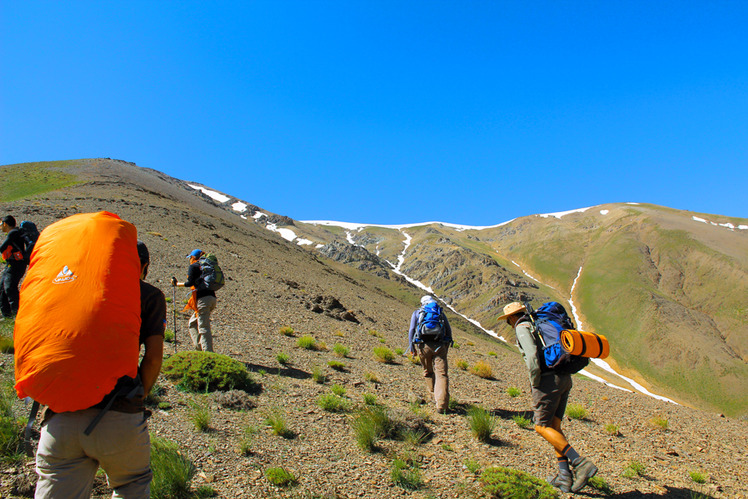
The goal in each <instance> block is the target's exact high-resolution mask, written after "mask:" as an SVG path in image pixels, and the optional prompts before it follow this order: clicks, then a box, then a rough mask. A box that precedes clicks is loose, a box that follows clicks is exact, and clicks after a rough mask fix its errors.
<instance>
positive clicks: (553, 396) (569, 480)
mask: <svg viewBox="0 0 748 499" xmlns="http://www.w3.org/2000/svg"><path fill="white" fill-rule="evenodd" d="M503 319H506V322H507V324H509V325H510V326H512V327H513V328H514V330H515V332H516V335H517V343H518V345H519V349H520V352H521V353H522V357H523V359H524V361H525V364H526V365H527V369H528V370H529V375H530V384H531V385H532V402H533V411H534V413H535V414H534V419H535V431H536V432H538V433H539V434H540V436H542V437H543V438H544V439H546V440H547V441H548V442H549V443H550V444H551V445H552V446H553V448H554V449H555V451H556V458H557V462H558V470H559V471H558V474H557V475H556V476H554V477H553V478H551V479H549V480H548V481H549V483H550V484H551V485H553V486H554V487H556V488H558V489H560V490H561V491H562V492H570V491H571V492H578V491H579V490H581V489H582V488H583V487H584V486H585V485H586V484H587V481H588V480H589V479H590V478H592V477H593V476H595V473H597V467H596V466H595V465H594V464H593V463H592V462H591V461H590V460H589V459H587V458H586V457H581V456H580V455H579V454H578V453H577V451H576V450H574V448H573V447H572V446H571V445H570V444H569V442H568V441H567V440H566V437H565V436H564V434H563V432H562V431H561V421H562V419H563V417H564V413H565V411H566V403H567V402H568V399H569V392H570V391H571V386H572V382H571V374H565V373H561V372H558V371H555V370H553V369H552V368H547V367H545V362H544V360H543V359H540V358H539V357H540V355H539V354H538V352H539V347H538V342H537V341H536V340H535V336H536V329H535V326H534V324H533V321H532V318H531V316H530V314H529V313H528V311H527V307H526V306H525V305H523V304H522V303H519V302H514V303H510V304H509V305H507V306H505V307H504V310H503V315H501V316H500V317H499V318H498V319H497V320H499V321H501V320H503ZM541 355H542V354H541ZM570 465H571V466H570Z"/></svg>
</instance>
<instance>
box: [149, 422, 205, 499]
mask: <svg viewBox="0 0 748 499" xmlns="http://www.w3.org/2000/svg"><path fill="white" fill-rule="evenodd" d="M151 470H152V471H153V480H152V481H151V498H154V499H181V498H185V499H186V498H189V497H191V496H192V494H191V493H190V482H191V481H192V478H193V477H194V476H195V472H196V471H197V470H196V469H195V466H194V465H193V464H192V461H190V460H189V459H188V458H187V456H186V455H185V454H184V453H182V452H180V450H179V446H178V445H177V444H176V443H174V442H169V441H168V440H164V439H162V438H159V437H154V436H151Z"/></svg>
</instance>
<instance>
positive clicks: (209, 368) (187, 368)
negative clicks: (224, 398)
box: [161, 351, 260, 393]
mask: <svg viewBox="0 0 748 499" xmlns="http://www.w3.org/2000/svg"><path fill="white" fill-rule="evenodd" d="M161 372H162V373H163V375H164V376H165V377H166V378H168V379H171V380H178V385H179V386H180V387H181V388H183V389H185V390H188V391H191V392H197V393H204V392H206V391H215V390H222V391H227V390H233V389H236V390H244V391H246V392H250V393H251V392H256V391H259V389H260V385H259V383H257V382H256V381H255V380H254V379H253V378H252V377H251V376H250V374H249V372H248V371H247V367H246V366H245V365H244V364H242V363H241V362H239V361H238V360H234V359H232V358H231V357H228V356H226V355H220V354H217V353H213V352H195V351H190V352H179V353H176V354H174V355H172V356H171V357H169V358H168V359H166V360H165V361H164V364H163V368H162V370H161Z"/></svg>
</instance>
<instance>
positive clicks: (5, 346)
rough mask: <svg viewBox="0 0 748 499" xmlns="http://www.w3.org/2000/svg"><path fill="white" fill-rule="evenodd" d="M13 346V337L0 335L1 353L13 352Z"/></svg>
mask: <svg viewBox="0 0 748 499" xmlns="http://www.w3.org/2000/svg"><path fill="white" fill-rule="evenodd" d="M15 351H16V350H15V348H14V347H13V338H9V337H7V336H4V335H3V336H0V352H2V353H13V352H15Z"/></svg>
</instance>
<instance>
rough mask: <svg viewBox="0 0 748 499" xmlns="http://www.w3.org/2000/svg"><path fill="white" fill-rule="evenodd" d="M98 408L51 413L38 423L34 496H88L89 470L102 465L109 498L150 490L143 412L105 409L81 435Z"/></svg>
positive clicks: (135, 498) (140, 498) (134, 498)
mask: <svg viewBox="0 0 748 499" xmlns="http://www.w3.org/2000/svg"><path fill="white" fill-rule="evenodd" d="M99 411H100V409H85V410H82V411H75V412H62V413H60V414H55V415H54V416H52V417H51V418H50V419H49V421H48V422H47V423H46V424H45V425H44V426H42V431H41V436H40V438H39V447H38V449H37V452H36V472H37V473H38V475H39V481H38V482H37V484H36V495H35V496H34V497H35V498H36V499H57V498H63V497H64V498H65V499H77V498H81V499H84V498H85V499H88V498H90V497H91V488H92V487H93V481H94V476H95V475H96V471H97V470H98V469H99V466H101V467H102V468H103V469H104V471H106V474H107V479H108V480H109V486H110V487H112V488H113V489H114V494H113V495H112V497H114V498H127V499H147V498H148V497H150V495H151V491H150V484H151V478H152V476H153V475H152V473H151V439H150V436H149V435H148V425H147V423H146V420H145V418H144V417H143V413H142V412H140V413H135V414H127V413H124V412H116V411H108V412H107V413H106V414H104V417H103V418H102V419H101V421H99V424H97V425H96V427H95V428H94V430H93V432H91V434H90V435H88V436H86V435H84V434H83V431H84V430H85V429H86V427H87V426H88V424H89V423H90V422H91V420H92V419H93V418H94V417H96V415H97V414H98V413H99Z"/></svg>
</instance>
